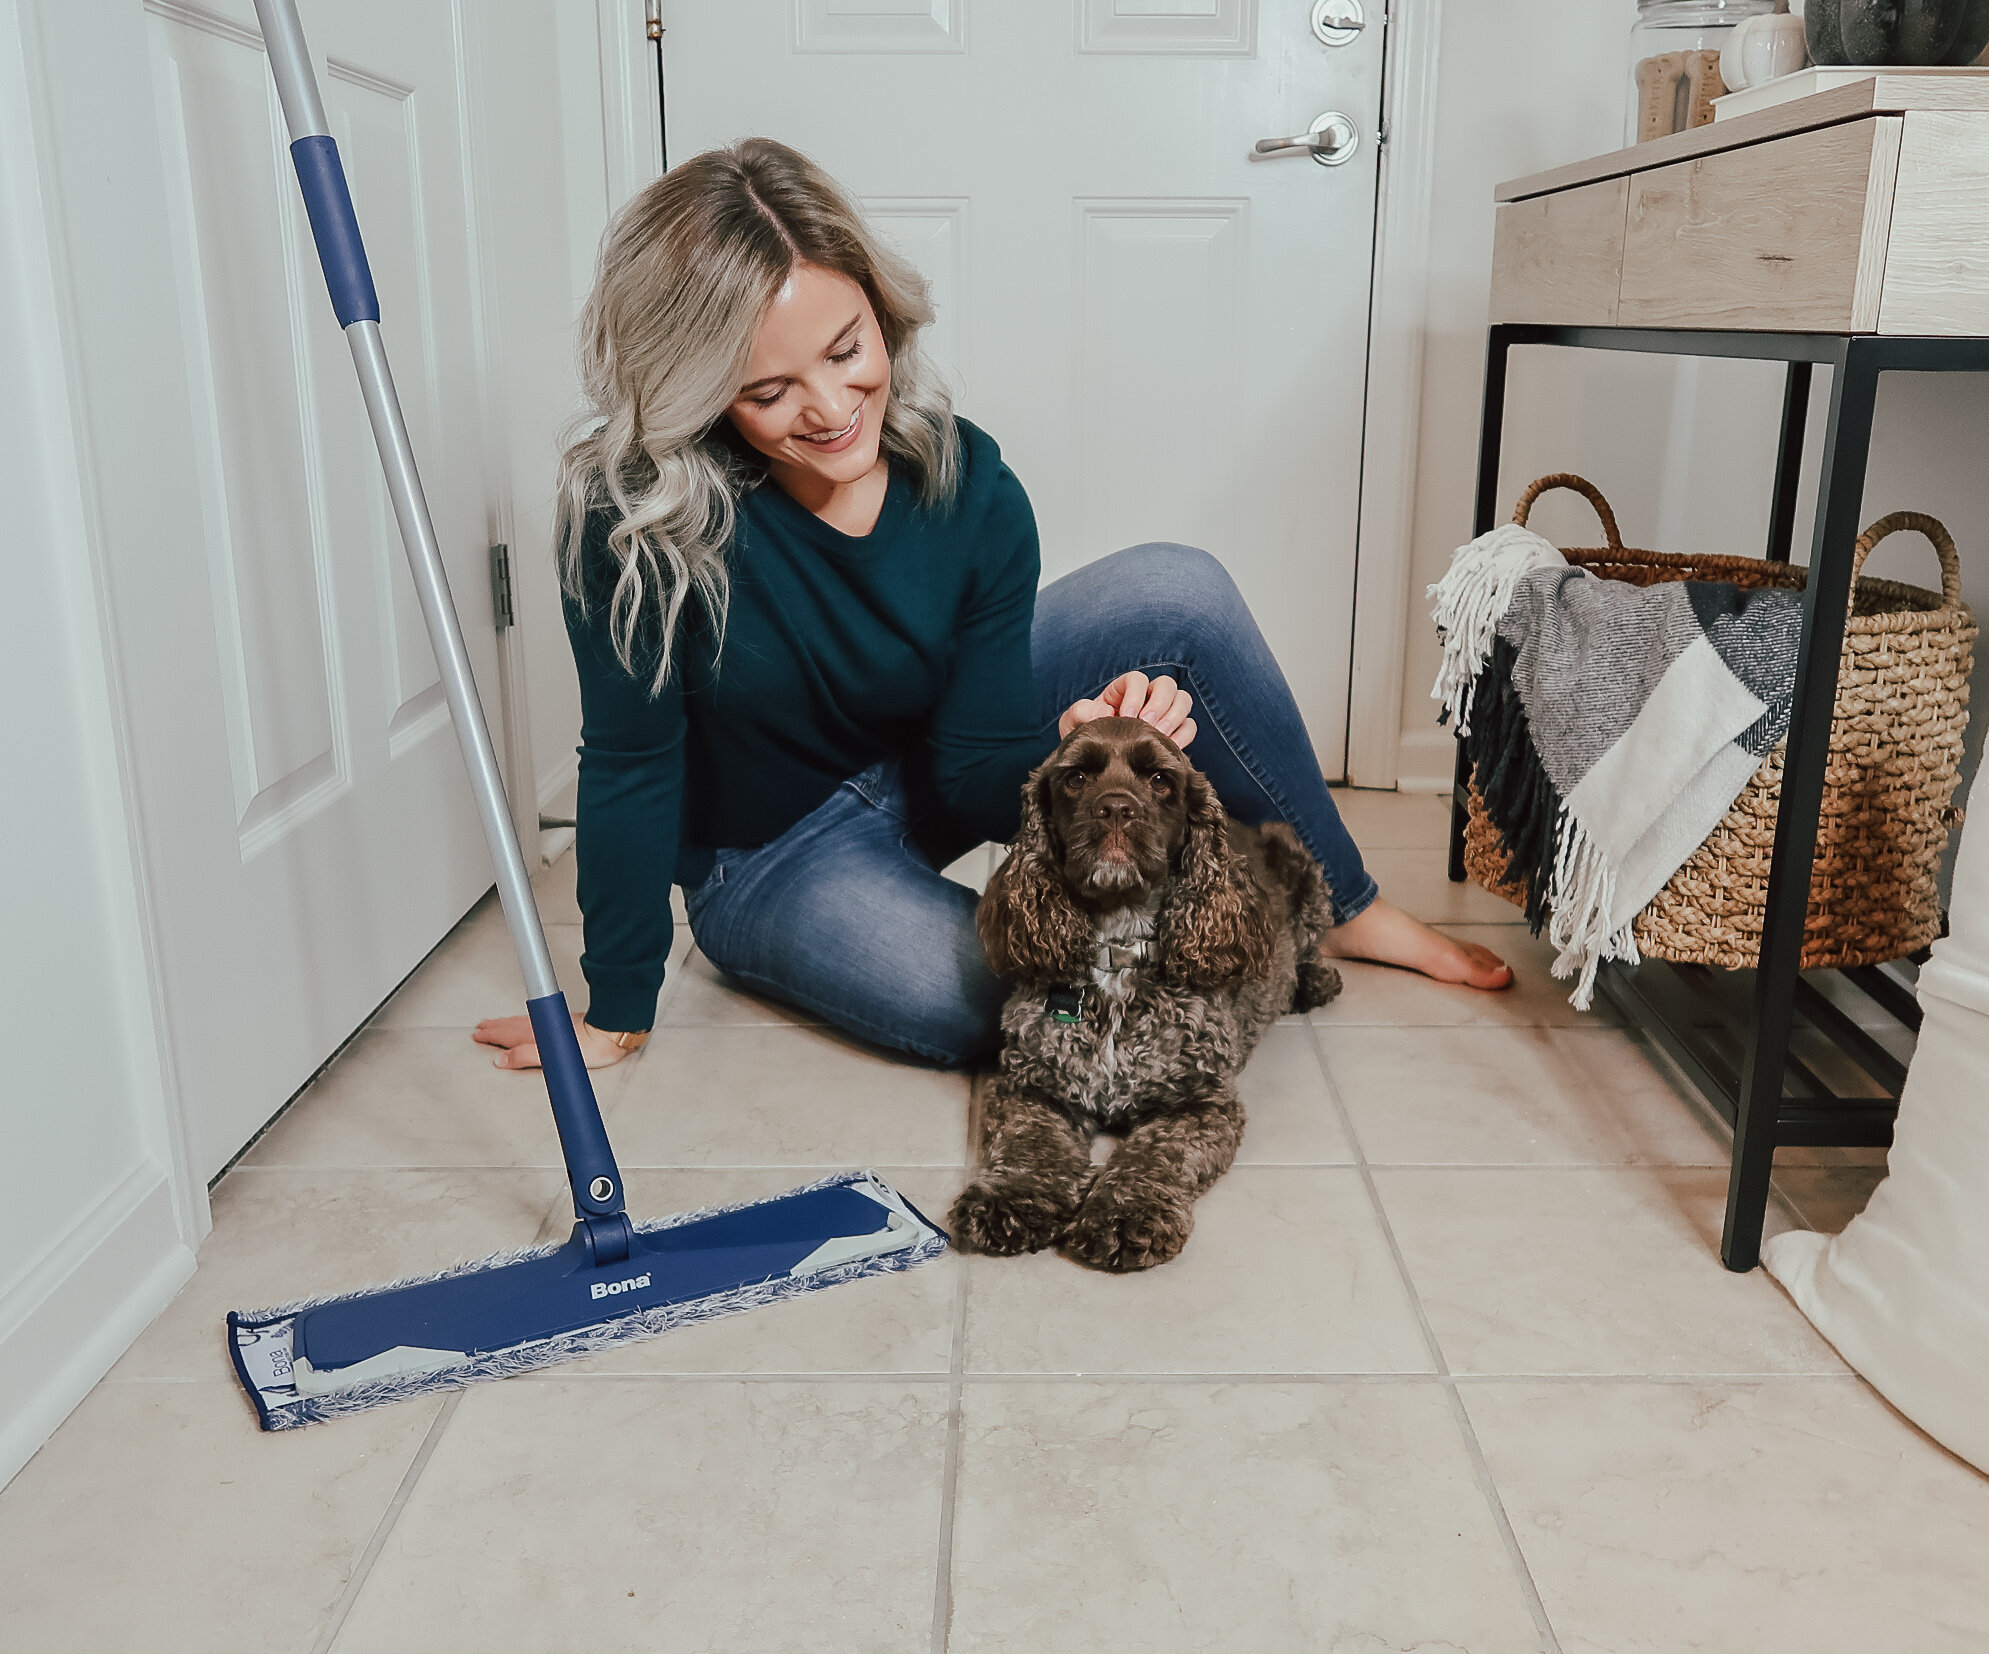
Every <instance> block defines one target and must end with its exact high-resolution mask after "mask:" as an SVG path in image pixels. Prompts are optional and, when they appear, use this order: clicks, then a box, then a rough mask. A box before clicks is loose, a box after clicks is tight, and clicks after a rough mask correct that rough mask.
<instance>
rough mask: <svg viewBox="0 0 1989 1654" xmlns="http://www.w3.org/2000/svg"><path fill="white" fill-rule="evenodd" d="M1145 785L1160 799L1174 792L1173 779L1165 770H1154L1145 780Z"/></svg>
mask: <svg viewBox="0 0 1989 1654" xmlns="http://www.w3.org/2000/svg"><path fill="white" fill-rule="evenodd" d="M1146 784H1147V785H1148V786H1149V787H1151V788H1152V789H1153V790H1154V791H1155V792H1156V793H1158V794H1159V795H1160V796H1161V797H1162V798H1165V797H1166V796H1167V795H1168V794H1169V793H1170V792H1172V791H1173V790H1174V777H1173V776H1171V775H1169V774H1168V773H1167V772H1166V771H1165V770H1155V771H1154V772H1153V773H1152V774H1150V775H1149V776H1148V777H1147V778H1146Z"/></svg>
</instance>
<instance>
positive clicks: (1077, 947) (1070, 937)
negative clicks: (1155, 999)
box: [974, 762, 1091, 982]
mask: <svg viewBox="0 0 1989 1654" xmlns="http://www.w3.org/2000/svg"><path fill="white" fill-rule="evenodd" d="M1049 786H1050V766H1049V764H1048V763H1047V762H1045V763H1043V764H1040V765H1038V766H1037V768H1036V769H1035V770H1034V771H1033V772H1032V773H1031V775H1030V777H1029V779H1028V780H1027V781H1025V782H1024V783H1023V784H1022V827H1021V830H1020V831H1018V832H1017V833H1016V835H1015V845H1014V847H1013V848H1012V849H1011V850H1010V851H1009V853H1008V860H1007V861H1005V862H1003V863H1002V864H1001V866H999V867H998V868H996V869H995V872H994V876H993V877H992V878H991V879H989V880H988V889H987V894H986V895H984V896H983V897H982V898H981V905H980V907H979V909H978V910H977V911H976V913H975V916H974V918H975V924H976V925H977V926H978V928H979V930H980V933H981V946H982V948H984V949H985V950H986V952H987V956H988V966H989V968H990V969H991V970H993V972H994V973H995V975H996V976H1019V977H1026V978H1033V979H1036V980H1039V981H1051V980H1056V981H1065V982H1068V981H1072V980H1074V979H1076V978H1078V977H1080V976H1082V975H1083V974H1084V970H1085V967H1086V965H1087V964H1088V963H1089V962H1090V957H1091V922H1090V921H1089V920H1088V919H1086V918H1085V916H1084V915H1083V914H1082V913H1080V912H1079V911H1078V908H1077V904H1076V903H1075V902H1073V901H1072V900H1071V898H1070V887H1069V886H1068V885H1066V884H1065V883H1064V876H1063V859H1064V858H1063V850H1062V847H1061V846H1059V845H1058V844H1057V842H1056V838H1055V835H1054V834H1053V833H1052V832H1051V830H1050V823H1049V800H1048V797H1047V793H1048V791H1049Z"/></svg>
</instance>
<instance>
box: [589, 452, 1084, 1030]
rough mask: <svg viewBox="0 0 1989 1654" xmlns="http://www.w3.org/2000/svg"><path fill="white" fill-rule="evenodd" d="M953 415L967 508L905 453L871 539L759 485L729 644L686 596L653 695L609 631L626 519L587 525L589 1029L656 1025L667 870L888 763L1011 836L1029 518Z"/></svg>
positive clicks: (694, 865) (699, 867)
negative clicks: (934, 492)
mask: <svg viewBox="0 0 1989 1654" xmlns="http://www.w3.org/2000/svg"><path fill="white" fill-rule="evenodd" d="M959 427H960V440H961V448H962V454H961V462H962V463H961V480H960V487H959V491H958V493H957V494H956V495H955V497H954V499H953V501H952V502H951V503H950V504H949V505H947V506H944V507H941V508H939V509H937V510H927V509H926V508H925V507H923V506H922V505H920V504H919V502H918V499H917V495H916V493H915V491H914V489H913V487H912V484H911V482H910V481H909V479H908V478H907V477H906V476H905V475H904V474H903V472H902V471H901V470H900V469H899V467H898V466H896V465H895V464H894V465H893V466H892V469H891V480H890V486H889V489H888V490H887V492H886V494H885V497H884V508H883V511H882V513H881V514H880V515H879V517H878V519H877V526H876V527H875V528H873V529H872V530H871V531H870V533H869V534H868V535H865V536H863V537H862V538H856V537H853V536H851V535H848V534H844V533H842V532H840V531H839V530H837V529H834V528H831V527H830V526H829V525H828V524H827V523H825V522H823V521H822V520H821V519H820V518H819V517H816V516H814V515H813V514H812V513H810V512H809V511H808V510H806V509H805V508H804V507H803V506H801V505H799V504H797V503H796V502H795V501H794V500H793V499H792V498H790V497H789V496H788V495H787V494H785V493H783V492H782V491H781V490H780V489H779V488H778V487H777V486H775V485H774V484H773V483H771V482H766V483H762V484H761V485H760V486H759V487H757V488H755V489H753V490H752V491H751V492H749V493H748V494H747V495H746V496H745V498H744V499H743V500H742V501H741V502H740V509H739V520H738V529H737V532H736V534H735V536H734V539H733V544H732V547H731V551H730V554H729V564H730V569H731V576H732V600H731V607H730V610H729V613H728V616H727V621H726V631H725V640H724V648H723V651H722V652H721V651H719V650H718V649H716V648H715V647H714V642H713V628H712V627H711V624H710V618H709V616H707V615H705V614H703V613H702V612H694V611H695V610H696V606H695V604H687V605H686V606H685V610H684V620H683V623H682V627H681V630H680V633H679V638H678V643H677V655H676V659H675V662H674V664H673V667H672V671H671V677H670V681H669V682H668V683H667V684H666V685H665V686H664V688H663V690H662V692H661V693H660V694H657V695H653V696H652V695H651V694H650V691H649V679H650V673H649V672H644V671H639V672H638V673H636V674H631V673H630V672H629V671H628V670H627V669H625V668H624V667H623V666H622V665H621V664H620V662H619V661H617V660H616V659H615V652H614V648H613V646H612V644H611V642H610V640H609V636H608V620H607V603H606V593H607V592H608V591H609V590H610V589H612V584H613V575H614V570H613V563H612V559H611V557H610V554H609V552H608V549H607V540H608V532H609V530H610V528H611V527H612V526H613V519H612V518H611V517H610V516H609V515H608V514H607V513H606V512H605V511H596V512H595V513H594V514H593V515H591V516H590V517H589V518H588V520H587V526H586V536H585V542H584V549H583V569H584V571H585V575H586V591H587V594H588V600H587V602H586V603H585V604H584V605H583V604H580V603H576V602H575V601H573V600H572V599H571V598H569V599H568V600H567V604H566V627H567V634H568V637H569V638H570V640H571V642H572V644H573V659H574V664H575V665H576V666H577V667H578V668H579V673H580V707H581V743H582V744H581V747H580V790H579V807H578V810H577V811H576V815H577V819H578V821H579V823H580V826H579V834H578V844H577V845H576V849H575V853H576V856H577V858H578V862H579V869H578V878H579V898H580V910H581V915H582V917H583V919H584V920H585V925H586V930H585V938H586V951H585V952H584V953H583V954H582V956H581V967H582V969H583V970H585V972H586V974H587V986H588V989H589V992H590V994H591V998H592V1003H591V1006H590V1008H589V1010H588V1012H587V1018H588V1021H590V1022H591V1023H592V1024H593V1025H594V1026H595V1027H597V1028H605V1029H610V1030H615V1031H619V1030H622V1029H629V1028H647V1027H648V1026H649V1025H650V1023H651V1021H652V1020H653V1019H654V1017H655V1013H656V995H657V992H658V990H659V989H660V988H661V987H662V985H663V968H664V962H665V961H666V960H667V959H668V957H669V953H670V941H671V934H672V922H671V915H670V887H671V886H672V885H673V884H684V885H690V886H695V885H696V884H697V883H698V882H700V881H701V880H702V879H703V878H704V876H705V875H706V873H708V872H709V871H710V868H711V863H712V852H713V851H714V850H715V849H720V848H724V849H731V848H740V847H745V846H750V845H757V844H765V843H767V842H769V841H770V840H773V839H776V838H778V837H780V835H781V834H782V833H784V832H786V831H787V829H788V828H790V827H792V826H793V825H794V824H795V823H796V822H797V821H799V820H800V819H801V818H802V817H803V816H805V815H807V814H808V812H809V811H811V810H813V809H814V808H815V807H816V806H817V805H819V804H821V803H822V802H823V801H824V800H825V799H826V798H828V797H829V795H830V794H831V793H833V792H834V791H835V790H836V788H837V786H838V785H840V784H841V783H842V782H843V781H846V780H847V779H849V777H851V776H853V775H857V774H859V773H861V772H862V771H863V770H865V769H868V768H869V767H870V766H871V765H872V764H874V763H876V762H877V761H878V760H879V759H881V758H885V757H891V756H899V757H904V758H906V759H907V760H908V761H910V762H911V763H913V764H915V765H917V766H918V767H919V768H920V769H921V770H922V771H924V772H925V773H926V774H927V775H929V777H930V780H931V783H932V786H933V789H934V791H936V793H937V796H938V800H939V803H940V805H941V806H942V807H943V808H944V809H945V810H946V811H948V812H949V813H950V814H951V815H952V816H953V817H955V818H956V819H957V822H958V824H959V825H960V826H962V827H963V828H966V829H968V830H970V831H971V832H973V833H977V834H978V835H979V836H981V837H983V838H991V839H997V840H1005V839H1007V838H1009V837H1011V836H1013V834H1014V831H1015V826H1016V819H1017V815H1018V812H1019V809H1020V802H1019V800H1020V792H1021V784H1022V780H1023V777H1024V776H1025V775H1027V773H1028V772H1029V770H1030V768H1031V767H1032V766H1033V765H1035V764H1036V763H1037V762H1038V761H1040V760H1041V759H1042V758H1043V757H1044V756H1045V753H1046V752H1047V750H1048V749H1047V747H1046V745H1045V741H1044V737H1043V734H1042V728H1041V723H1040V721H1039V719H1038V716H1037V710H1036V697H1035V691H1034V687H1033V684H1032V682H1031V678H1030V666H1029V626H1030V621H1031V619H1032V618H1033V616H1034V612H1035V603H1036V581H1037V574H1038V568H1039V560H1038V554H1037V545H1036V521H1035V517H1034V514H1033V513H1032V512H1031V511H1030V509H1029V498H1028V496H1027V495H1026V494H1024V493H1023V491H1022V485H1021V484H1020V483H1019V482H1017V481H1016V480H1015V475H1014V473H1013V472H1011V471H1010V470H1009V469H1008V467H1007V466H1006V465H1004V464H1003V463H1002V460H1001V451H1000V450H999V449H998V448H997V447H996V446H995V444H994V440H993V439H992V438H991V437H989V436H988V435H987V434H986V433H985V432H983V431H981V430H979V429H978V428H977V427H975V426H973V425H970V424H968V423H967V422H966V421H965V420H961V421H960V422H959ZM649 664H650V666H651V668H652V669H653V666H654V657H653V655H652V656H651V657H650V663H649ZM637 665H638V668H640V667H641V665H642V662H641V661H640V660H638V662H637Z"/></svg>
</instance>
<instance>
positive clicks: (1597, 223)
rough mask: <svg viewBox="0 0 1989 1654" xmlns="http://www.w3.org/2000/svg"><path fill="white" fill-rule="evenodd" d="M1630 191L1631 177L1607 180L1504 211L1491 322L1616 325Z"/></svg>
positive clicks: (1496, 237)
mask: <svg viewBox="0 0 1989 1654" xmlns="http://www.w3.org/2000/svg"><path fill="white" fill-rule="evenodd" d="M1629 189H1630V180H1629V179H1627V178H1607V179H1604V180H1603V181H1602V182H1601V183H1599V184H1584V185H1582V186H1581V188H1579V189H1571V190H1558V191H1556V192H1555V193H1554V194H1552V195H1536V196H1534V197H1533V198H1532V199H1530V200H1526V201H1508V202H1507V203H1506V204H1505V205H1504V206H1502V207H1500V208H1499V211H1498V219H1497V224H1496V227H1495V229H1494V231H1493V239H1492V320H1493V321H1495V322H1544V323H1548V324H1551V325H1553V326H1556V327H1608V326H1611V325H1612V324H1613V323H1614V322H1615V320H1616V290H1617V285H1618V282H1619V281H1620V279H1621V276H1622V271H1623V208H1624V202H1625V200H1626V199H1627V198H1628V195H1629Z"/></svg>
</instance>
